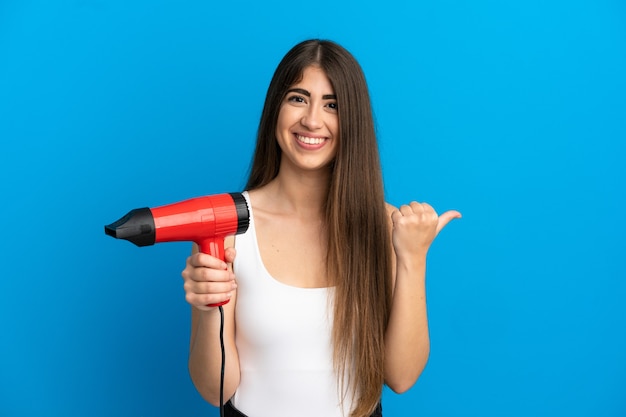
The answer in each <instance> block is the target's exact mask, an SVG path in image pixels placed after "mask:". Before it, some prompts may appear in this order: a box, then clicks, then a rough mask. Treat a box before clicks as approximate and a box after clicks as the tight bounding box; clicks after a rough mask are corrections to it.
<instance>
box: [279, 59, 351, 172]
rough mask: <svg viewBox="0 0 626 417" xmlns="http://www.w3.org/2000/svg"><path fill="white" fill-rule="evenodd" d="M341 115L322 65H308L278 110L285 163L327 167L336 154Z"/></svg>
mask: <svg viewBox="0 0 626 417" xmlns="http://www.w3.org/2000/svg"><path fill="white" fill-rule="evenodd" d="M338 135H339V118H338V115H337V98H336V96H335V91H334V89H333V87H332V85H331V83H330V80H329V79H328V77H327V76H326V73H325V72H324V71H323V70H322V69H321V68H319V67H315V66H312V67H307V68H306V69H305V70H304V72H303V75H302V80H301V81H299V82H298V83H296V84H294V85H292V86H291V87H289V89H288V90H287V95H286V96H285V98H284V100H283V102H282V104H281V106H280V110H279V113H278V122H277V125H276V139H277V141H278V145H279V146H280V148H281V150H282V158H281V169H282V168H283V166H284V164H289V165H290V166H292V167H294V168H297V169H299V170H319V169H325V168H327V167H328V166H329V165H330V163H331V162H332V161H333V159H334V158H335V155H336V154H337V141H338V140H339V137H338Z"/></svg>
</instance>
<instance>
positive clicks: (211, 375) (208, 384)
mask: <svg viewBox="0 0 626 417" xmlns="http://www.w3.org/2000/svg"><path fill="white" fill-rule="evenodd" d="M192 310H193V312H192V330H191V342H190V352H189V374H190V376H191V379H192V381H193V383H194V385H195V387H196V389H197V390H198V392H199V393H200V394H201V395H202V397H203V398H204V399H205V400H206V401H208V402H209V403H211V404H213V405H215V406H219V404H220V375H221V366H222V350H221V347H220V335H219V332H220V313H219V311H218V309H217V308H215V309H213V310H210V311H199V310H197V309H195V308H193V307H192ZM224 310H225V311H224V313H225V320H224V346H225V355H226V361H225V368H224V398H223V400H224V402H226V401H228V399H229V398H230V397H232V395H233V394H234V393H235V390H236V389H237V386H238V385H239V358H238V355H237V349H236V346H235V341H234V310H233V309H232V308H226V306H225V307H224Z"/></svg>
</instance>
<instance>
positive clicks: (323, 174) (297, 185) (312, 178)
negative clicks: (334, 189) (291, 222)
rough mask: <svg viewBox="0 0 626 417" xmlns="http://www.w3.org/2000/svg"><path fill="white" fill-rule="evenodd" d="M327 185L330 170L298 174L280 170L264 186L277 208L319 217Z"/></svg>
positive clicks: (328, 184) (326, 194)
mask: <svg viewBox="0 0 626 417" xmlns="http://www.w3.org/2000/svg"><path fill="white" fill-rule="evenodd" d="M329 186H330V170H327V171H317V172H308V173H299V174H296V173H293V172H289V173H287V172H285V171H283V170H281V171H280V172H279V173H278V175H277V176H276V178H274V180H272V181H271V182H270V183H269V184H267V186H266V187H265V188H266V192H267V195H268V197H269V198H271V199H272V200H273V202H274V203H275V208H276V209H277V210H279V211H281V212H284V213H285V214H288V213H291V214H294V215H298V216H302V217H310V218H320V217H323V211H324V207H325V205H326V199H327V198H328V188H329Z"/></svg>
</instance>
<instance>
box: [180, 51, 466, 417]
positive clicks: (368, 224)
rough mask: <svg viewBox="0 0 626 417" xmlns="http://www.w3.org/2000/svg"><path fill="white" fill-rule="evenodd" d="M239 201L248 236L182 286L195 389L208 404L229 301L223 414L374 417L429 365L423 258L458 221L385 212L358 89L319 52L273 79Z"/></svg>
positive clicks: (196, 263)
mask: <svg viewBox="0 0 626 417" xmlns="http://www.w3.org/2000/svg"><path fill="white" fill-rule="evenodd" d="M246 188H247V192H245V193H244V195H245V197H246V199H247V202H248V205H249V208H250V213H251V219H250V227H249V229H248V231H247V232H246V233H245V234H242V235H238V236H237V237H236V239H230V240H228V241H227V245H226V246H227V247H228V249H227V250H226V259H227V262H228V265H227V264H226V263H223V262H222V261H220V260H218V259H216V258H213V257H211V256H210V255H206V254H202V253H197V250H195V249H194V253H193V254H192V255H191V256H190V257H189V258H188V260H187V265H186V268H185V270H184V271H183V273H182V275H183V278H184V281H185V283H184V287H185V291H186V299H187V301H188V302H189V303H190V304H191V305H192V306H193V308H192V332H191V343H190V359H189V369H190V374H191V377H192V379H193V382H194V384H195V386H196V388H197V389H198V391H199V392H200V393H201V394H202V395H203V397H204V398H205V399H206V400H207V401H209V402H210V403H212V404H215V405H217V404H219V400H220V399H219V392H220V390H219V385H220V365H221V350H220V345H219V328H220V315H219V313H218V311H217V309H216V308H211V307H206V306H207V304H213V303H218V302H221V301H224V300H230V302H229V303H228V304H226V305H225V306H224V312H225V327H224V340H225V351H226V368H225V374H224V398H225V399H230V402H229V404H228V408H229V410H230V412H231V413H235V414H232V415H239V416H241V415H247V416H250V417H266V416H267V417H283V416H289V417H293V416H299V417H303V416H305V417H306V416H316V417H319V416H325V417H330V416H357V417H367V416H370V415H372V416H374V415H376V416H380V415H381V410H380V398H381V392H382V388H383V384H387V385H388V386H389V387H390V388H391V389H392V390H394V391H395V392H404V391H406V390H408V389H409V388H410V387H411V386H412V385H413V384H414V383H415V381H416V380H417V378H418V377H419V375H420V373H421V372H422V369H423V368H424V366H425V364H426V361H427V359H428V355H429V337H428V322H427V317H426V300H425V269H426V254H427V251H428V248H429V246H430V244H431V242H432V241H433V239H434V238H435V236H436V235H437V233H438V232H439V231H440V230H441V229H442V228H443V227H444V226H445V225H446V224H447V223H448V222H449V221H451V220H452V219H453V218H458V217H460V213H458V212H457V211H448V212H446V213H444V214H442V215H441V216H438V215H437V213H436V212H435V211H434V210H433V208H432V207H430V206H429V205H428V204H425V203H416V202H412V203H410V204H407V205H403V206H401V207H400V208H399V209H396V208H394V207H392V206H390V205H388V204H386V203H385V201H384V195H383V183H382V175H381V168H380V161H379V155H378V145H377V142H376V136H375V129H374V122H373V117H372V111H371V106H370V99H369V93H368V89H367V84H366V81H365V77H364V75H363V73H362V70H361V68H360V66H359V64H358V63H357V61H356V60H355V59H354V58H353V57H352V55H351V54H350V53H349V52H348V51H346V50H345V49H344V48H342V47H341V46H339V45H337V44H335V43H332V42H329V41H320V40H309V41H305V42H302V43H300V44H298V45H296V46H295V47H294V48H293V49H292V50H291V51H289V52H288V53H287V55H285V57H284V58H283V60H282V61H281V62H280V64H279V66H278V68H277V69H276V72H275V74H274V77H273V78H272V81H271V83H270V86H269V89H268V93H267V97H266V101H265V106H264V108H263V113H262V116H261V121H260V125H259V131H258V137H257V144H256V150H255V156H254V160H253V163H252V169H251V174H250V178H249V181H248V184H247V187H246ZM230 265H232V268H231V266H230ZM237 413H240V414H237Z"/></svg>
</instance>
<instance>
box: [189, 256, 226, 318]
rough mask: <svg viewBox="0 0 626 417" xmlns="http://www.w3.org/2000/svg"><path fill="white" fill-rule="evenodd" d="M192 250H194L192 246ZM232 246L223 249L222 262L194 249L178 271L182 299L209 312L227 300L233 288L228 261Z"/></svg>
mask: <svg viewBox="0 0 626 417" xmlns="http://www.w3.org/2000/svg"><path fill="white" fill-rule="evenodd" d="M194 251H195V249H194ZM235 254H236V252H235V248H226V250H225V251H224V255H225V258H226V262H224V261H222V260H221V259H218V258H215V257H213V256H211V255H208V254H206V253H201V252H195V253H193V254H192V255H191V256H190V257H188V258H187V265H186V266H185V269H184V270H183V272H182V274H181V275H182V276H183V280H184V285H183V288H184V289H185V299H186V300H187V302H188V303H189V304H191V305H192V306H194V307H196V308H197V309H198V310H202V311H209V310H212V309H214V308H215V307H209V305H210V304H219V303H222V302H224V301H227V300H230V298H231V297H232V295H233V292H234V291H235V288H237V284H236V282H235V274H234V273H233V271H232V262H233V260H234V259H235Z"/></svg>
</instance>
